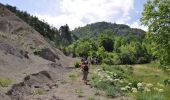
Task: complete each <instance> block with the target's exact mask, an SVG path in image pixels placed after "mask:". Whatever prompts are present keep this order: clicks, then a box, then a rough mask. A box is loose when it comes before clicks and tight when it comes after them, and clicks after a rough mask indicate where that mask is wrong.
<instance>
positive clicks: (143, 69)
mask: <svg viewBox="0 0 170 100" xmlns="http://www.w3.org/2000/svg"><path fill="white" fill-rule="evenodd" d="M90 72H91V74H90V78H91V80H92V85H93V86H94V87H95V88H97V89H99V90H102V91H105V95H106V96H107V97H115V96H119V95H129V96H131V97H134V98H135V99H137V100H169V99H170V94H169V93H170V84H169V83H167V84H165V82H169V81H168V80H167V79H169V77H170V76H169V75H168V74H167V73H166V72H164V70H162V69H161V68H159V67H156V66H153V65H151V64H146V65H133V66H129V65H112V66H109V65H101V66H100V67H92V68H91V70H90ZM147 97H148V98H147Z"/></svg>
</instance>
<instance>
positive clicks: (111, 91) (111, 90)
mask: <svg viewBox="0 0 170 100" xmlns="http://www.w3.org/2000/svg"><path fill="white" fill-rule="evenodd" d="M117 93H118V91H117V90H116V89H115V88H114V87H113V86H108V87H107V90H106V96H108V97H115V96H116V94H117Z"/></svg>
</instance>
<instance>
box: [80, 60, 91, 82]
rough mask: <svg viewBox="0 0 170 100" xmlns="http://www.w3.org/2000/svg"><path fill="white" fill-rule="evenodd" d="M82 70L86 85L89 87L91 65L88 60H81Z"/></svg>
mask: <svg viewBox="0 0 170 100" xmlns="http://www.w3.org/2000/svg"><path fill="white" fill-rule="evenodd" d="M81 68H82V72H83V80H84V83H85V84H86V85H87V76H88V73H89V64H88V61H87V60H85V59H81Z"/></svg>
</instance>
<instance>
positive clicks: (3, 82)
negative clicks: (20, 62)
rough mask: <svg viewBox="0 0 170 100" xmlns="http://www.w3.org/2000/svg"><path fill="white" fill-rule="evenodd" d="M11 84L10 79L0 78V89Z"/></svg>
mask: <svg viewBox="0 0 170 100" xmlns="http://www.w3.org/2000/svg"><path fill="white" fill-rule="evenodd" d="M11 83H12V81H11V80H10V79H8V78H2V77H0V87H8V86H9V85H10V84H11Z"/></svg>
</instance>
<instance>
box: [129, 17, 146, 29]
mask: <svg viewBox="0 0 170 100" xmlns="http://www.w3.org/2000/svg"><path fill="white" fill-rule="evenodd" d="M130 27H132V28H139V29H142V30H144V31H148V27H146V26H143V25H141V23H140V21H139V20H137V21H135V22H133V23H132V24H131V25H130Z"/></svg>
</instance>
